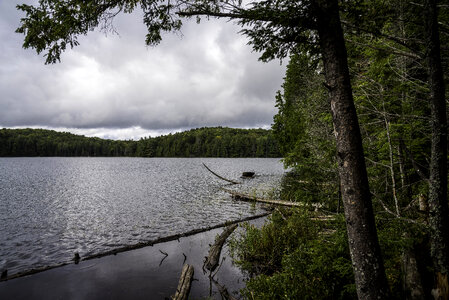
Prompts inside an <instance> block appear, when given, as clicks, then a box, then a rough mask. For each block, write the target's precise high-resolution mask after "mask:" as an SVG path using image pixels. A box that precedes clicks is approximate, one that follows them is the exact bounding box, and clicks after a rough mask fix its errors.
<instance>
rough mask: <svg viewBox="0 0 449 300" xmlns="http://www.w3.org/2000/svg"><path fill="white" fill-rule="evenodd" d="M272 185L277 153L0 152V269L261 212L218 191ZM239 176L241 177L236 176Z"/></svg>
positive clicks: (96, 250) (67, 257)
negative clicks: (251, 174)
mask: <svg viewBox="0 0 449 300" xmlns="http://www.w3.org/2000/svg"><path fill="white" fill-rule="evenodd" d="M202 162H204V163H206V164H207V165H208V166H209V167H210V168H211V169H213V170H214V171H216V172H217V173H219V174H221V175H223V176H224V177H227V178H230V179H234V180H241V179H239V176H240V175H241V173H242V172H243V171H247V170H253V171H255V172H256V173H257V174H258V175H260V176H258V177H256V178H255V179H251V180H243V181H244V184H243V185H244V188H246V189H251V188H252V187H251V186H254V187H259V186H261V185H262V184H263V185H266V184H272V185H275V184H276V183H277V182H278V180H279V179H280V176H281V175H282V174H283V172H284V170H283V168H282V165H281V163H280V162H279V161H278V160H277V159H217V158H207V159H206V158H203V159H184V158H172V159H170V158H0V270H4V269H8V274H9V275H12V274H14V273H17V272H20V271H24V270H27V269H31V268H35V267H40V266H47V265H53V264H57V263H61V262H66V261H68V260H70V259H71V258H72V257H73V254H74V252H79V253H80V255H81V256H88V255H92V254H95V253H100V252H104V251H108V250H111V249H114V248H117V247H120V246H124V245H129V244H135V243H138V242H142V241H148V240H152V239H155V238H158V237H162V236H167V235H171V234H176V233H181V232H184V231H188V230H191V229H194V228H199V227H205V226H208V225H213V224H218V223H221V222H223V221H226V220H232V219H238V218H240V217H245V216H250V215H253V214H256V213H260V212H261V210H260V209H259V208H258V207H254V206H251V205H248V204H247V203H241V202H237V201H232V199H231V198H230V197H229V196H228V195H226V194H225V193H223V192H222V191H221V190H220V187H221V186H223V185H226V183H225V182H224V181H221V180H219V179H218V178H216V177H214V176H213V175H211V174H210V173H209V172H208V171H207V170H205V169H204V167H203V166H202ZM241 181H242V180H241Z"/></svg>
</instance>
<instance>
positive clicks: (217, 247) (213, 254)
mask: <svg viewBox="0 0 449 300" xmlns="http://www.w3.org/2000/svg"><path fill="white" fill-rule="evenodd" d="M236 228H237V224H234V225H231V226H228V227H226V228H225V230H223V232H222V233H221V234H220V235H219V236H218V237H217V239H216V240H215V243H214V244H213V245H212V246H211V247H210V250H209V255H208V256H207V257H206V261H205V262H204V267H205V268H206V269H208V270H209V271H211V272H212V271H213V270H215V268H217V266H218V262H219V261H220V253H221V249H222V248H223V245H224V243H225V242H226V239H227V238H228V237H229V236H230V235H231V233H232V232H233V231H234V230H235V229H236Z"/></svg>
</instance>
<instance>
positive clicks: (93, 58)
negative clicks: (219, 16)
mask: <svg viewBox="0 0 449 300" xmlns="http://www.w3.org/2000/svg"><path fill="white" fill-rule="evenodd" d="M33 2H34V1H32V0H1V1H0V40H1V41H2V42H1V43H0V127H7V128H10V127H37V128H48V129H55V130H63V131H70V132H74V133H77V134H84V135H87V136H99V137H105V138H113V139H130V138H132V139H138V138H140V137H142V136H149V135H151V136H155V135H159V134H166V133H168V132H174V131H180V130H184V129H190V128H197V127H203V126H229V127H244V128H254V127H256V128H258V127H269V126H270V124H271V123H272V119H273V115H274V114H275V113H276V109H275V107H274V103H275V93H276V91H277V90H278V89H280V86H281V84H282V77H283V76H284V72H285V65H280V63H279V61H273V62H270V63H262V62H259V61H258V60H257V58H258V57H259V55H258V53H253V52H252V51H251V47H250V46H248V45H246V42H247V41H246V38H245V37H242V36H240V35H239V34H238V33H237V32H238V31H239V27H238V26H236V25H234V24H233V23H230V22H225V21H221V20H218V21H217V20H211V21H206V20H203V21H202V22H201V24H199V25H198V24H196V22H194V21H193V22H185V25H184V27H183V29H182V36H181V35H179V34H178V35H176V34H173V33H169V34H166V35H164V36H163V41H162V43H161V44H160V45H158V46H156V47H146V45H145V33H146V28H145V26H144V25H143V22H142V18H141V12H140V11H138V10H137V11H136V12H134V13H133V14H131V15H129V14H128V15H123V14H122V15H120V16H118V17H117V18H116V19H115V21H114V26H115V28H116V29H117V31H118V35H117V34H115V35H114V34H108V35H105V33H102V32H99V31H95V32H90V33H89V34H88V35H87V36H83V37H81V38H80V39H79V41H80V43H81V45H80V46H78V47H76V48H74V49H72V50H67V51H66V52H65V53H63V55H62V62H61V63H58V64H55V65H44V61H45V59H44V57H43V56H38V55H37V54H36V53H35V51H34V50H32V49H29V50H24V49H22V42H23V35H21V34H17V33H15V32H14V31H15V29H16V28H17V27H18V25H19V20H20V17H21V16H23V14H22V13H21V12H18V11H17V10H16V8H15V6H16V4H20V3H33Z"/></svg>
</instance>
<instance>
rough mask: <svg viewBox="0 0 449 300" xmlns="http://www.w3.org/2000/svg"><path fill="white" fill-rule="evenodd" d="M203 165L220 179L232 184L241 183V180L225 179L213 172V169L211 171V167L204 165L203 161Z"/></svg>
mask: <svg viewBox="0 0 449 300" xmlns="http://www.w3.org/2000/svg"><path fill="white" fill-rule="evenodd" d="M203 166H204V167H205V168H206V169H207V170H208V171H209V172H211V173H212V174H214V175H215V176H217V177H218V178H220V179H221V180H224V181H227V182H230V183H232V184H241V182H238V181H234V180H231V179H227V178H224V177H223V176H220V175H218V174H217V173H215V172H214V171H212V170H211V169H209V167H208V166H206V164H205V163H203Z"/></svg>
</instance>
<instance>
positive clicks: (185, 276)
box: [172, 264, 194, 300]
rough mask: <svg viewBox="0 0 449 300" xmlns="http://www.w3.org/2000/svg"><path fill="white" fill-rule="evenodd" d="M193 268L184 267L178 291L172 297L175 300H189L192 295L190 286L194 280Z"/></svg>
mask: <svg viewBox="0 0 449 300" xmlns="http://www.w3.org/2000/svg"><path fill="white" fill-rule="evenodd" d="M193 273H194V270H193V266H191V265H189V264H185V265H184V266H183V267H182V271H181V277H180V278H179V283H178V288H177V289H176V293H175V295H174V296H173V297H172V299H173V300H187V299H188V297H189V293H190V286H191V284H192V279H193Z"/></svg>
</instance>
